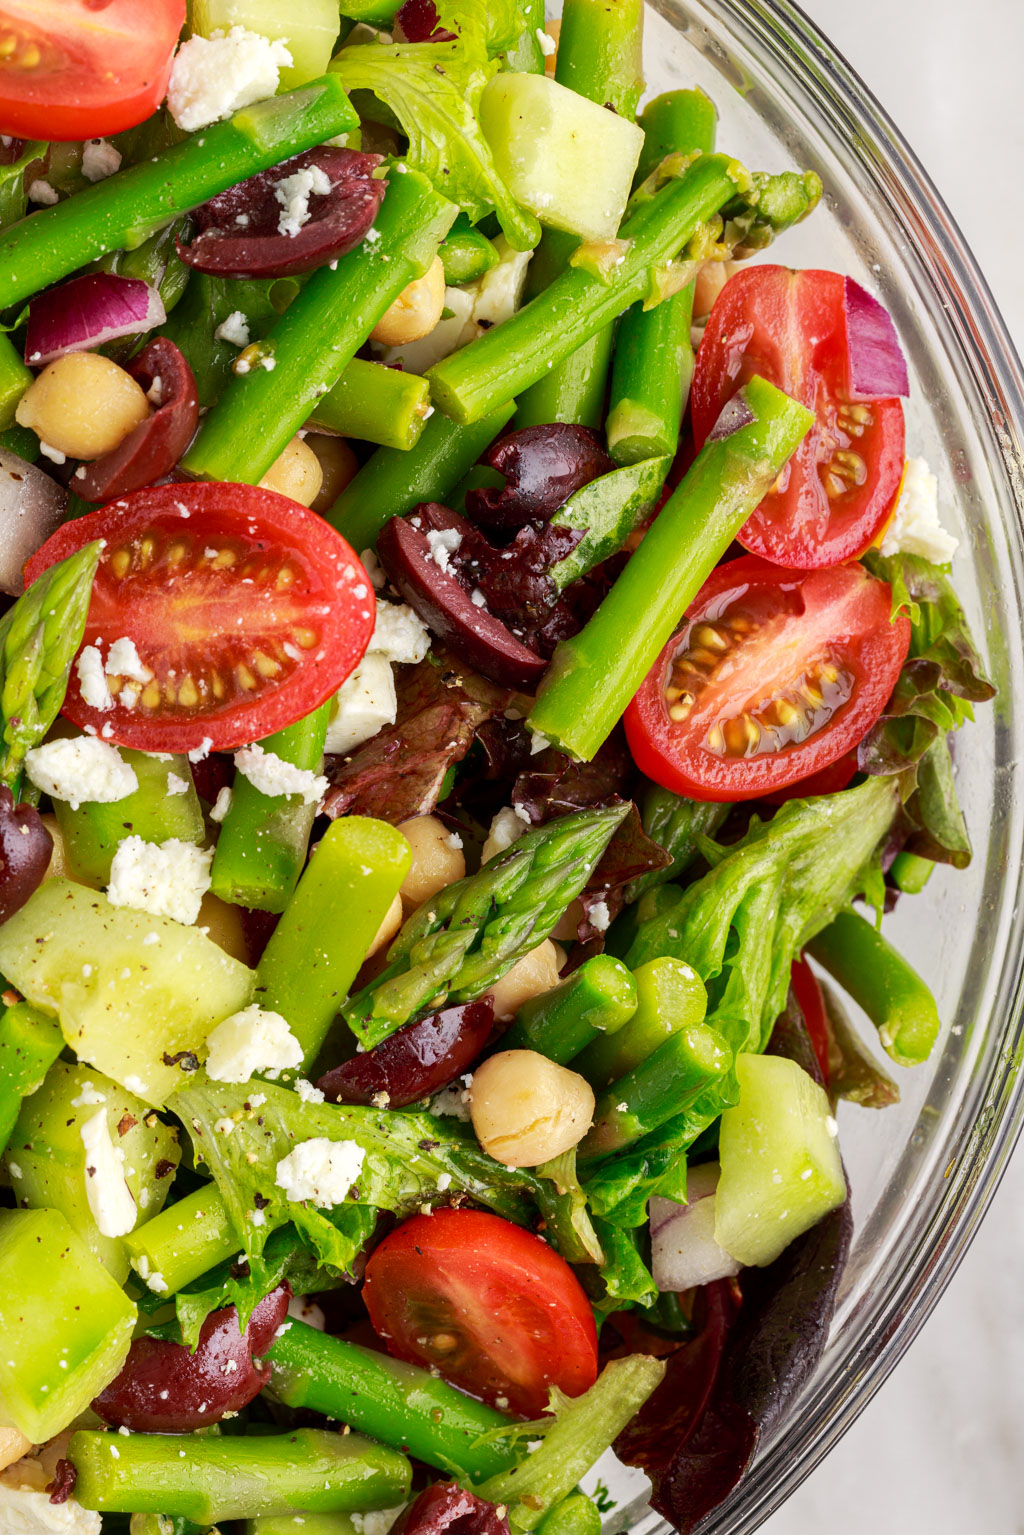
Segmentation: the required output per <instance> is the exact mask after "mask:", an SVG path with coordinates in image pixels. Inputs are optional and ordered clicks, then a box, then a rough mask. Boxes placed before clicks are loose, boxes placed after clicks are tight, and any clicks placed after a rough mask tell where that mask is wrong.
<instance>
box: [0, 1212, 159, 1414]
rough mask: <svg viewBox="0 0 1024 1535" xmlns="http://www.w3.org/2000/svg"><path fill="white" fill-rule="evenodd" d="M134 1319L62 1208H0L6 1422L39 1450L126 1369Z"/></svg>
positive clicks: (1, 1381) (0, 1368)
mask: <svg viewBox="0 0 1024 1535" xmlns="http://www.w3.org/2000/svg"><path fill="white" fill-rule="evenodd" d="M136 1316H137V1312H136V1309H135V1307H134V1305H133V1304H132V1302H131V1301H130V1300H129V1299H128V1297H127V1296H126V1295H125V1293H124V1291H123V1290H122V1289H121V1288H120V1286H119V1285H118V1284H117V1283H116V1282H115V1281H114V1280H113V1279H112V1278H111V1277H110V1275H109V1274H108V1273H106V1272H105V1271H104V1269H103V1268H102V1267H101V1265H100V1264H99V1263H97V1261H96V1259H95V1258H94V1257H93V1255H92V1253H90V1251H89V1249H88V1248H87V1247H86V1245H85V1243H84V1242H83V1241H82V1239H81V1238H80V1237H78V1236H76V1235H75V1233H74V1232H73V1231H72V1229H71V1227H70V1226H69V1225H68V1223H67V1221H66V1220H65V1219H64V1216H63V1215H61V1213H60V1211H59V1210H0V1339H2V1340H3V1347H2V1348H0V1423H6V1424H9V1425H12V1426H13V1427H14V1428H17V1429H20V1430H21V1432H22V1433H23V1434H25V1435H26V1437H27V1438H29V1439H31V1440H32V1443H33V1444H43V1443H44V1442H45V1441H46V1440H47V1439H52V1438H53V1436H54V1434H59V1433H60V1431H61V1429H63V1428H67V1426H68V1424H69V1423H71V1422H73V1420H74V1419H75V1418H77V1417H78V1415H79V1413H81V1412H84V1411H85V1409H86V1408H87V1407H88V1405H89V1403H90V1402H91V1401H92V1399H93V1397H94V1396H96V1395H97V1393H98V1392H100V1391H102V1390H103V1388H104V1386H106V1385H109V1383H110V1382H111V1381H112V1380H113V1378H114V1376H115V1375H116V1374H117V1372H118V1371H119V1370H120V1368H121V1366H122V1365H123V1364H124V1361H125V1358H126V1357H127V1354H128V1348H129V1345H130V1343H131V1338H132V1329H133V1328H134V1326H135V1319H136Z"/></svg>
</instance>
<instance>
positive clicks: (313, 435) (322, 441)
mask: <svg viewBox="0 0 1024 1535" xmlns="http://www.w3.org/2000/svg"><path fill="white" fill-rule="evenodd" d="M306 447H307V448H312V450H313V452H314V453H315V454H316V456H317V458H318V459H319V461H320V473H321V474H322V476H323V483H322V484H321V486H320V493H319V495H318V496H317V498H316V500H315V501H311V502H310V505H311V506H312V508H313V510H314V512H326V511H328V510H329V509H330V508H331V507H332V506H333V505H334V503H335V501H336V500H337V499H338V497H339V496H340V495H341V493H342V491H343V490H344V489H345V486H346V485H347V484H348V482H349V481H350V480H354V479H355V477H356V475H357V474H358V473H359V460H358V458H356V456H355V453H354V452H353V451H352V446H351V444H350V443H349V441H348V439H347V438H345V437H331V436H330V435H329V434H328V433H327V432H310V434H309V436H308V437H307V438H306Z"/></svg>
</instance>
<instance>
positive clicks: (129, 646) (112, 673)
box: [106, 634, 153, 683]
mask: <svg viewBox="0 0 1024 1535" xmlns="http://www.w3.org/2000/svg"><path fill="white" fill-rule="evenodd" d="M106 672H107V676H108V677H126V678H127V679H128V681H129V682H141V683H147V682H151V681H152V680H153V673H152V672H151V671H150V669H149V667H148V666H144V665H143V664H142V657H141V656H140V655H139V651H138V647H137V646H136V644H135V641H134V640H130V639H129V638H128V636H127V634H122V636H121V638H120V639H119V640H115V641H114V643H113V644H112V645H111V647H110V650H109V651H108V652H107V666H106Z"/></svg>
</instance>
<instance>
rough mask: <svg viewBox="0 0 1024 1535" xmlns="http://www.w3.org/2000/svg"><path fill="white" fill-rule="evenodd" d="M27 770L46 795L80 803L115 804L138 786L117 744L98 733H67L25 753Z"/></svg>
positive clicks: (73, 807)
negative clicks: (71, 734) (111, 742)
mask: <svg viewBox="0 0 1024 1535" xmlns="http://www.w3.org/2000/svg"><path fill="white" fill-rule="evenodd" d="M25 771H26V773H27V774H28V776H29V778H30V779H31V780H32V782H33V783H34V784H35V786H36V788H37V789H41V790H42V791H43V793H44V794H49V795H50V797H51V798H52V799H61V800H66V801H67V803H68V804H69V805H70V806H71V808H72V810H77V809H78V807H79V805H114V804H116V803H117V801H118V800H122V799H127V797H128V795H129V794H134V793H135V791H136V789H137V788H138V787H139V780H138V779H137V778H136V776H135V770H134V768H132V767H129V765H128V763H127V762H125V760H124V758H123V757H122V756H121V754H120V752H119V751H118V749H117V747H116V746H111V745H110V744H109V742H107V741H101V740H100V739H99V738H98V737H97V736H65V737H61V738H60V739H59V740H56V741H46V742H45V743H44V744H43V745H42V746H34V747H33V748H32V749H31V751H28V752H26V753H25Z"/></svg>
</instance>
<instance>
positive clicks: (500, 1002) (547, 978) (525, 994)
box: [491, 938, 564, 1019]
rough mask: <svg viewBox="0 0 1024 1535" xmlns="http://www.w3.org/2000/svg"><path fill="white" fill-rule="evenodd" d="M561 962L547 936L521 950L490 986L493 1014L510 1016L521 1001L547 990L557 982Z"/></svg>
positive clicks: (559, 952) (542, 993)
mask: <svg viewBox="0 0 1024 1535" xmlns="http://www.w3.org/2000/svg"><path fill="white" fill-rule="evenodd" d="M563 963H564V958H563V956H562V954H561V951H560V950H559V949H558V948H557V946H556V945H555V944H553V943H552V942H551V939H550V938H545V940H544V942H543V943H540V944H538V945H537V947H536V948H535V949H531V950H530V952H529V954H524V955H523V957H522V959H519V960H517V961H516V963H515V964H514V965H513V966H512V968H511V970H507V971H506V972H505V974H504V975H503V976H502V978H501V980H500V981H499V982H498V984H497V985H496V986H495V987H493V988H492V991H491V995H492V996H493V998H494V1016H495V1018H499V1019H505V1018H514V1017H515V1015H516V1013H517V1012H518V1011H519V1009H520V1008H521V1007H522V1005H523V1003H524V1002H529V1000H530V998H531V997H542V996H543V995H544V993H545V992H546V991H551V990H552V989H553V988H554V987H555V986H557V985H558V980H559V976H558V971H559V968H560V966H561V965H562V964H563Z"/></svg>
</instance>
